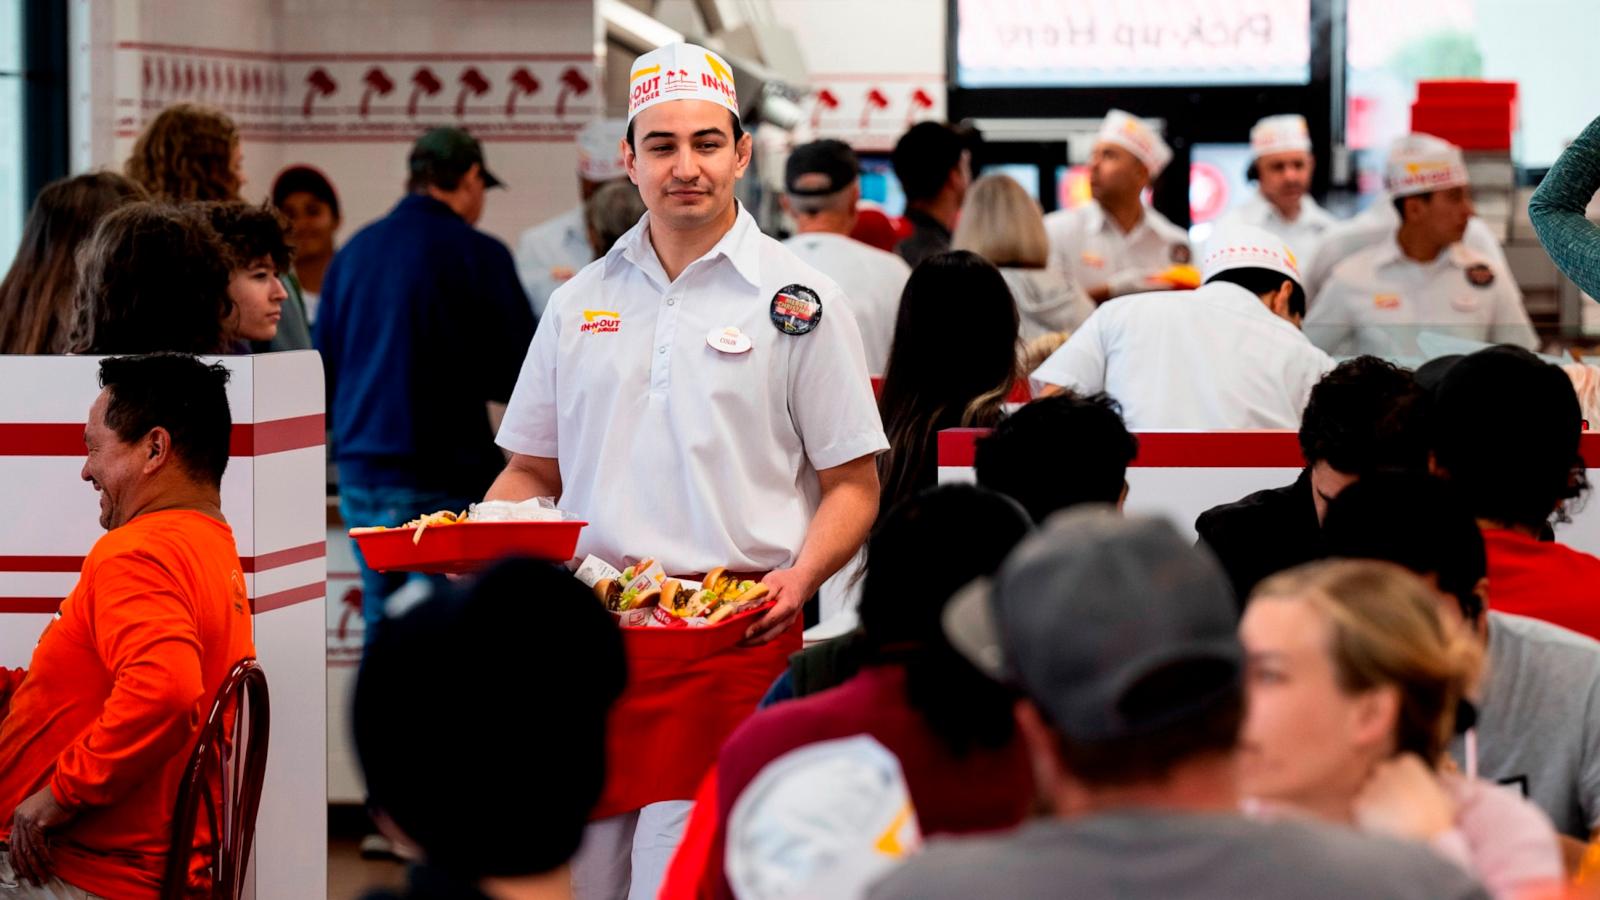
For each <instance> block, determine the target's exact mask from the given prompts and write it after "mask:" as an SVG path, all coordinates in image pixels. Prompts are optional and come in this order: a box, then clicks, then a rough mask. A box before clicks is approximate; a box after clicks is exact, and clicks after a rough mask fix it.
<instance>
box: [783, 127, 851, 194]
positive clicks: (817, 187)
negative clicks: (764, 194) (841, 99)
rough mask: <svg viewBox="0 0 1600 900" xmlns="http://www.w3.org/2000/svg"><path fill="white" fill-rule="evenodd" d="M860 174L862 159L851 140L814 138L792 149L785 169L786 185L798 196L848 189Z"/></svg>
mask: <svg viewBox="0 0 1600 900" xmlns="http://www.w3.org/2000/svg"><path fill="white" fill-rule="evenodd" d="M859 177H861V163H860V161H859V160H857V159H856V152H855V151H854V150H851V149H850V145H849V144H846V143H845V142H844V141H835V140H824V141H812V142H811V143H809V144H801V145H800V146H798V147H796V148H794V150H793V151H791V152H790V153H789V162H788V163H787V164H786V165H785V166H784V169H783V187H784V190H786V191H788V192H789V193H791V194H793V195H795V196H797V197H824V196H827V195H828V194H833V193H837V192H839V191H842V190H844V189H845V188H847V187H849V186H850V185H851V183H852V182H854V181H855V180H856V179H857V178H859Z"/></svg>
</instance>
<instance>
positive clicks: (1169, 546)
mask: <svg viewBox="0 0 1600 900" xmlns="http://www.w3.org/2000/svg"><path fill="white" fill-rule="evenodd" d="M943 623H944V631H945V635H946V636H947V637H948V638H949V639H950V642H951V644H952V645H954V646H955V648H956V649H957V650H958V651H960V652H961V654H962V655H963V656H965V657H966V658H967V659H969V660H971V661H972V663H973V664H974V665H976V666H977V667H978V668H979V669H982V670H983V671H985V672H986V673H988V674H989V675H990V676H992V677H994V678H996V679H999V680H1001V681H1005V682H1008V683H1011V684H1014V685H1016V686H1017V687H1019V688H1021V689H1022V691H1023V692H1025V693H1026V694H1027V695H1028V696H1029V697H1031V698H1032V699H1033V701H1034V702H1035V703H1036V704H1037V705H1038V706H1039V708H1040V710H1041V711H1042V712H1043V713H1044V714H1045V716H1046V718H1048V719H1049V720H1050V722H1051V724H1052V725H1054V726H1055V727H1056V729H1057V730H1059V731H1060V732H1061V734H1062V735H1064V736H1065V737H1067V738H1070V739H1072V740H1077V741H1084V742H1096V741H1106V740H1114V739H1118V738H1130V737H1138V736H1139V735H1141V734H1145V733H1149V732H1151V731H1154V730H1157V729H1159V728H1161V727H1162V726H1164V725H1166V724H1169V723H1172V722H1175V721H1179V720H1181V719H1183V718H1186V717H1188V716H1189V715H1192V714H1194V713H1198V712H1201V711H1203V710H1204V709H1206V708H1208V707H1209V706H1210V705H1211V704H1213V703H1215V702H1217V701H1218V700H1220V699H1222V698H1223V697H1225V696H1228V695H1230V694H1232V693H1235V692H1237V691H1238V689H1239V683H1240V676H1241V674H1242V672H1243V667H1244V651H1243V649H1242V648H1241V646H1240V644H1239V638H1238V634H1237V629H1238V613H1237V606H1236V604H1235V602H1234V598H1233V589H1232V587H1231V586H1230V585H1229V582H1228V579H1227V576H1226V575H1224V574H1223V571H1222V567H1221V566H1220V565H1219V564H1218V563H1217V561H1216V560H1215V559H1214V558H1212V556H1211V555H1210V553H1208V552H1207V551H1205V550H1203V549H1198V548H1196V547H1195V546H1193V545H1192V544H1191V543H1190V542H1189V541H1187V540H1184V538H1183V537H1182V536H1181V535H1180V534H1179V533H1178V531H1177V529H1176V528H1174V527H1173V526H1172V525H1171V524H1170V523H1169V522H1167V521H1166V520H1164V519H1156V518H1146V517H1138V516H1127V517H1124V516H1122V515H1120V514H1119V513H1118V512H1117V511H1116V510H1115V509H1113V508H1111V507H1109V506H1098V505H1096V506H1087V507H1085V506H1079V507H1074V508H1072V509H1069V510H1066V511H1064V512H1061V513H1058V514H1056V515H1055V516H1053V517H1052V518H1050V519H1049V520H1048V521H1047V522H1046V523H1045V525H1044V527H1043V528H1041V529H1040V530H1039V531H1038V532H1035V533H1034V534H1033V535H1031V536H1030V537H1028V538H1027V539H1026V540H1024V541H1023V542H1022V543H1021V544H1019V545H1018V546H1017V548H1016V549H1015V550H1014V551H1012V553H1011V555H1010V556H1009V557H1007V558H1006V561H1005V562H1004V563H1003V564H1002V565H1001V566H1000V569H999V571H997V572H996V573H995V574H994V576H993V577H992V578H980V579H978V580H977V581H974V582H972V583H971V584H969V585H967V586H966V587H964V588H962V589H961V590H960V591H959V592H957V594H956V595H955V596H954V597H953V598H952V599H951V601H950V603H949V605H948V606H946V607H945V612H944V618H943ZM1158 675H1166V676H1168V677H1169V678H1170V677H1173V676H1177V677H1178V678H1179V680H1180V682H1181V683H1182V684H1183V685H1184V688H1183V689H1181V690H1161V689H1158V688H1155V686H1156V685H1157V684H1158V683H1160V684H1167V685H1171V684H1173V682H1172V681H1169V680H1166V679H1161V680H1159V681H1158V680H1157V679H1155V678H1154V676H1158ZM1191 675H1192V676H1193V677H1189V676H1191ZM1141 688H1143V690H1141Z"/></svg>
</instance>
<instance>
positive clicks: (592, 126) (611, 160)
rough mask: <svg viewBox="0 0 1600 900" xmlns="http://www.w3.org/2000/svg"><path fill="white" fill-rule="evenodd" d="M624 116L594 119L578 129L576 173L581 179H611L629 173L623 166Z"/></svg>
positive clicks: (626, 128) (625, 126)
mask: <svg viewBox="0 0 1600 900" xmlns="http://www.w3.org/2000/svg"><path fill="white" fill-rule="evenodd" d="M627 132H628V123H627V122H626V121H625V120H623V119H595V120H594V121H592V122H590V123H589V124H587V125H585V126H583V130H582V131H580V132H578V174H579V175H580V176H582V178H583V180H584V181H611V180H612V179H616V178H624V177H626V176H627V174H628V170H627V168H625V167H624V166H623V165H622V139H623V137H624V136H625V135H626V134H627Z"/></svg>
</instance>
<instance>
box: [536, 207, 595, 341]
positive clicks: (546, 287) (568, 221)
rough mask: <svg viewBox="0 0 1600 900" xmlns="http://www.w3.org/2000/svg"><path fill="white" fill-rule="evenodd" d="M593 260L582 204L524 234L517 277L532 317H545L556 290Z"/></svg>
mask: <svg viewBox="0 0 1600 900" xmlns="http://www.w3.org/2000/svg"><path fill="white" fill-rule="evenodd" d="M593 260H594V248H592V247H590V246H589V229H588V226H587V225H585V224H584V221H583V205H582V204H579V205H578V206H575V207H573V208H572V209H569V210H567V211H566V212H564V213H562V214H561V215H559V216H556V217H555V218H554V219H549V220H547V221H545V222H542V223H540V224H538V225H535V226H533V227H532V228H529V229H528V230H527V231H524V232H523V233H522V236H521V237H520V238H518V239H517V274H518V275H519V276H521V278H522V288H523V290H525V291H527V292H528V302H529V303H532V304H533V314H534V315H536V316H542V315H544V310H545V307H546V306H547V305H549V303H550V295H551V294H552V293H554V292H555V289H556V288H558V287H560V286H561V285H562V283H564V282H565V281H566V280H567V279H569V278H571V277H572V276H574V275H576V274H578V270H579V269H581V268H583V267H584V266H587V265H588V264H589V263H590V262H591V261H593Z"/></svg>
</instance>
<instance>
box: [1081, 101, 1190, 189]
mask: <svg viewBox="0 0 1600 900" xmlns="http://www.w3.org/2000/svg"><path fill="white" fill-rule="evenodd" d="M1094 139H1095V143H1100V142H1105V143H1108V144H1116V145H1117V146H1119V147H1121V148H1123V149H1124V150H1127V151H1128V152H1129V153H1132V154H1133V155H1134V156H1135V157H1136V158H1138V160H1139V162H1142V163H1144V167H1145V168H1146V169H1149V170H1150V177H1151V178H1154V177H1156V176H1157V175H1160V174H1161V170H1162V169H1165V168H1166V167H1167V163H1169V162H1172V148H1171V147H1168V146H1167V142H1166V141H1164V140H1162V139H1161V135H1159V134H1157V133H1156V130H1155V129H1154V128H1151V127H1150V124H1149V123H1148V122H1146V121H1144V120H1143V119H1141V118H1139V117H1138V116H1134V115H1130V114H1128V113H1125V112H1123V111H1122V110H1120V109H1113V110H1112V111H1110V112H1108V113H1106V119H1105V121H1104V122H1101V123H1100V133H1099V134H1097V135H1095V137H1094Z"/></svg>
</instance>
